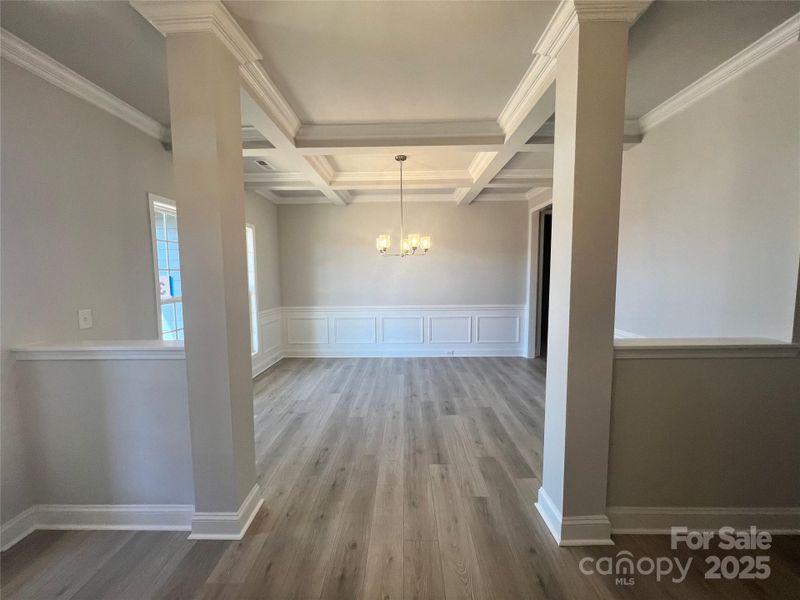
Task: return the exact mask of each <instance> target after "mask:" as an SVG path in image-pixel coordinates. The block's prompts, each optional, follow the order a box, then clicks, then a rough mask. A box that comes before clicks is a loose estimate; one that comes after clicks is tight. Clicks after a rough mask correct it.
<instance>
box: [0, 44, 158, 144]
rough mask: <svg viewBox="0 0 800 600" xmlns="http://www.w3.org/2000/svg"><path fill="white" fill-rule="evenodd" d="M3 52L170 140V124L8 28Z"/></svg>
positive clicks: (69, 90) (0, 46)
mask: <svg viewBox="0 0 800 600" xmlns="http://www.w3.org/2000/svg"><path fill="white" fill-rule="evenodd" d="M0 53H1V54H2V56H3V58H5V59H6V60H8V61H9V62H11V63H14V64H15V65H17V66H19V67H22V68H23V69H25V70H26V71H28V72H30V73H32V74H33V75H36V76H37V77H40V78H41V79H44V80H45V81H47V82H48V83H51V84H52V85H54V86H56V87H57V88H60V89H62V90H64V91H65V92H67V93H69V94H72V95H73V96H75V97H77V98H80V99H81V100H85V101H86V102H88V103H89V104H93V105H94V106H96V107H97V108H100V109H102V110H104V111H106V112H107V113H109V114H111V115H114V116H115V117H117V118H119V119H122V120H123V121H125V122H126V123H127V124H128V125H131V126H133V127H135V128H136V129H138V130H139V131H141V132H143V133H146V134H147V135H149V136H151V137H154V138H156V139H157V140H161V141H165V142H166V141H169V139H170V134H169V129H168V128H167V127H164V126H163V125H162V124H161V123H159V122H158V121H156V120H155V119H153V118H151V117H148V116H147V115H146V114H144V113H143V112H142V111H140V110H139V109H137V108H134V107H133V106H131V105H130V104H128V103H127V102H125V101H124V100H121V99H119V98H117V97H116V96H114V95H113V94H110V93H109V92H107V91H106V90H104V89H103V88H101V87H100V86H99V85H97V84H94V83H92V82H91V81H89V80H88V79H86V78H85V77H83V76H81V75H78V74H77V73H76V72H75V71H73V70H72V69H70V68H68V67H66V66H64V65H62V64H61V63H60V62H58V61H56V60H54V59H53V58H51V57H50V56H48V55H47V54H45V53H44V52H42V51H41V50H38V49H36V48H34V47H33V46H31V45H30V44H28V43H27V42H25V41H23V40H21V39H19V38H18V37H17V36H15V35H14V34H13V33H10V32H8V31H6V30H5V29H2V30H0Z"/></svg>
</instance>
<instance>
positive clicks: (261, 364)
mask: <svg viewBox="0 0 800 600" xmlns="http://www.w3.org/2000/svg"><path fill="white" fill-rule="evenodd" d="M281 314H282V313H281V307H280V306H278V307H275V308H268V309H265V310H262V311H260V312H259V313H258V327H259V340H260V344H259V346H258V354H255V355H254V356H253V377H254V378H255V377H257V376H258V375H260V374H261V373H263V372H264V371H266V370H267V369H269V368H270V367H271V366H272V365H274V364H275V363H277V362H278V361H279V360H280V359H281V358H283V319H282V316H281ZM273 323H277V324H278V337H277V339H274V340H273V339H270V337H269V336H268V335H266V331H265V326H267V325H271V324H273Z"/></svg>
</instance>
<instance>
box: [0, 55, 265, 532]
mask: <svg viewBox="0 0 800 600" xmlns="http://www.w3.org/2000/svg"><path fill="white" fill-rule="evenodd" d="M2 90H3V96H2V117H1V119H2V122H1V123H0V127H1V128H2V163H0V169H2V173H1V176H2V177H1V179H2V208H1V209H0V223H1V224H2V225H1V226H2V232H1V233H0V242H1V244H2V265H1V269H2V275H1V277H2V290H1V298H0V305H1V313H2V315H1V317H2V331H1V334H0V337H1V340H0V343H1V344H2V378H1V379H2V402H1V403H0V410H1V413H2V414H1V415H0V417H1V418H2V504H1V505H0V510H1V511H2V517H1V518H2V522H3V523H5V522H7V521H8V520H9V519H11V518H13V517H14V516H16V515H17V514H19V513H20V512H22V511H23V510H25V509H26V508H28V507H29V506H30V505H32V504H35V503H45V502H48V503H55V502H64V503H68V502H77V503H90V504H96V503H103V502H109V503H113V502H128V503H136V502H148V503H184V502H185V503H191V502H192V496H191V481H189V488H188V490H189V491H188V492H187V488H186V482H185V481H184V480H183V479H181V476H180V475H178V474H177V473H178V472H181V468H179V467H178V466H177V464H176V463H177V462H180V461H181V460H183V458H182V457H181V452H182V449H181V444H183V440H182V432H183V429H184V428H185V429H186V433H187V435H188V416H186V415H183V417H185V419H187V420H186V421H184V422H182V421H181V418H182V416H181V415H180V414H178V413H179V406H178V405H172V407H171V408H169V409H166V408H165V410H167V413H166V414H164V415H162V414H161V413H160V412H159V411H158V410H156V407H154V406H149V405H148V404H147V402H149V401H152V400H154V398H156V396H153V395H152V393H153V390H152V389H148V390H146V391H145V390H143V389H142V388H137V387H136V386H135V385H134V387H129V388H128V392H127V395H125V393H124V391H123V389H117V388H116V387H113V388H112V386H110V385H109V384H107V383H106V385H105V387H99V383H98V381H99V380H100V379H103V381H106V382H107V381H109V378H110V379H112V380H115V381H118V382H120V385H122V384H125V385H128V384H131V385H133V384H135V381H134V379H135V378H131V377H130V376H129V375H130V373H129V369H133V368H138V367H141V366H142V364H143V363H134V364H133V365H130V366H126V365H123V364H117V365H112V369H111V371H109V370H108V369H106V370H105V371H103V372H101V371H98V370H97V368H99V365H94V368H95V369H94V370H91V369H90V370H89V371H88V372H87V373H85V374H84V375H85V376H86V377H88V378H89V379H91V378H92V377H93V378H95V379H96V380H98V381H96V382H95V383H98V385H94V386H93V387H92V388H91V390H92V393H95V394H103V395H102V396H91V395H86V396H83V395H81V394H78V393H77V392H76V390H75V389H73V388H70V387H69V385H71V384H70V382H72V383H75V382H77V381H80V380H81V379H74V378H72V379H71V378H70V377H69V376H68V375H67V374H65V381H66V382H67V383H68V384H69V385H67V386H66V387H65V389H64V392H63V394H62V395H61V396H58V397H57V396H56V395H54V394H55V392H54V391H52V390H50V391H47V393H46V394H45V393H44V392H45V389H44V388H42V389H40V388H38V387H34V386H33V383H32V381H31V380H30V377H31V376H32V375H31V373H32V371H31V368H29V369H27V375H25V378H27V381H23V380H22V379H19V380H18V378H17V377H16V371H18V370H19V369H16V368H15V364H14V361H13V358H12V357H11V355H10V353H9V352H8V349H9V348H10V347H13V346H19V345H24V344H28V343H32V342H39V341H75V340H81V339H98V340H100V339H117V340H120V339H152V338H155V337H156V336H157V333H158V330H157V324H156V308H155V296H154V293H155V292H154V289H153V285H154V284H153V259H152V255H151V241H150V221H149V208H148V198H147V193H148V192H154V193H157V194H159V195H161V196H165V197H168V198H170V197H172V196H173V193H172V158H171V154H170V153H168V152H166V151H164V149H163V147H162V146H161V143H160V142H158V141H157V140H155V139H153V138H150V137H148V136H146V135H144V134H143V133H141V132H139V131H138V130H136V129H135V128H133V127H131V126H129V125H127V124H126V123H124V122H122V121H120V120H119V119H117V118H115V117H113V116H111V115H109V114H108V113H106V112H104V111H102V110H100V109H98V108H96V107H94V106H92V105H90V104H88V103H86V102H84V101H83V100H80V99H78V98H75V97H74V96H71V95H69V94H67V93H66V92H63V91H62V90H60V89H58V88H56V87H54V86H52V85H50V84H49V83H46V82H45V81H43V80H41V79H39V78H38V77H35V76H33V75H31V74H30V73H28V72H27V71H25V70H23V69H21V68H19V67H17V66H16V65H13V64H11V63H8V62H6V61H5V60H4V61H3V62H2ZM246 209H247V220H248V222H249V223H252V224H253V225H255V227H256V244H257V253H258V256H257V259H256V260H257V268H258V285H259V305H260V306H259V308H260V310H264V309H266V308H272V307H275V306H279V305H280V288H279V278H278V254H277V251H278V236H277V209H276V207H275V206H274V205H272V204H271V203H269V202H267V201H266V200H264V199H263V198H260V197H259V196H255V195H253V194H247V206H246ZM79 308H91V309H92V310H93V317H94V327H93V328H91V329H85V330H81V329H78V326H77V312H76V311H77V310H78V309H79ZM105 364H108V363H105ZM78 366H80V368H82V369H88V368H89V367H87V366H85V365H80V364H79V363H66V366H65V367H64V368H67V367H69V368H70V369H71V368H72V367H78ZM58 368H61V366H58ZM175 369H177V370H175ZM173 371H174V372H173ZM34 372H35V371H34ZM178 372H179V373H180V376H181V377H182V378H183V382H184V386H185V372H184V364H183V363H182V362H176V363H171V365H170V367H169V369H167V370H165V371H164V372H162V373H161V374H160V375H158V377H160V378H161V379H162V380H163V382H164V383H165V384H166V385H168V387H170V389H172V388H174V387H175V386H177V385H178V383H177V381H176V380H174V377H175V376H176V374H177V373H178ZM82 377H83V375H82ZM154 377H155V375H154ZM89 379H86V382H87V383H88V382H89ZM48 381H49V380H47V379H45V380H43V382H42V385H43V386H47V385H49V383H48ZM18 388H19V389H21V390H23V391H22V394H19V393H17V392H18ZM115 389H116V390H117V393H118V394H119V395H114V394H113V393H112V392H113V391H114V390H115ZM34 392H35V394H34ZM176 393H177V392H176ZM182 393H183V396H182V398H183V400H182V402H183V403H184V404H185V402H186V398H185V393H186V392H185V387H184V388H182ZM26 394H34V395H33V396H28V395H26ZM142 394H148V395H147V396H146V397H144V398H142V397H141V395H142ZM169 396H170V397H172V393H171V392H170V394H169ZM100 398H102V399H103V402H100ZM180 398H181V396H180V394H178V397H177V398H176V401H178V403H179V404H180ZM142 400H143V401H144V402H140V401H142ZM48 403H50V404H53V406H48ZM136 404H140V406H136ZM45 406H48V410H42V407H45ZM64 406H72V407H73V408H76V407H81V410H84V409H85V411H86V414H84V413H82V412H81V410H78V411H77V412H75V413H71V414H73V415H77V416H78V417H80V418H81V419H83V418H84V417H85V421H84V425H85V426H84V428H83V429H82V431H91V432H92V436H90V437H92V438H96V439H95V440H94V442H93V443H95V444H96V445H98V446H97V447H92V448H90V449H87V452H86V453H81V452H79V450H80V448H79V447H76V446H74V445H73V446H69V442H70V439H71V438H70V437H69V436H67V437H65V436H66V435H67V432H69V431H73V432H74V430H75V427H72V429H70V427H71V425H70V424H69V423H68V422H63V421H61V422H59V421H53V420H52V419H51V418H50V417H49V416H48V415H49V414H51V412H52V411H51V409H52V408H54V407H55V412H54V413H52V414H55V415H60V414H61V412H59V408H60V409H61V411H62V412H63V407H64ZM109 411H111V412H109ZM169 411H172V412H169ZM96 415H103V416H104V418H110V417H111V416H114V417H115V418H116V417H117V416H119V417H120V418H122V419H123V420H125V421H130V418H131V417H134V418H135V419H138V422H139V423H141V421H142V420H143V419H145V418H146V415H150V416H149V417H148V418H150V419H151V420H152V422H153V423H159V422H163V423H164V424H165V425H169V427H170V428H172V429H174V430H175V432H176V435H175V439H174V440H173V442H174V444H175V447H169V448H163V447H162V450H163V453H164V456H173V459H172V464H171V465H170V463H169V462H168V463H167V464H165V465H164V466H163V472H162V474H163V475H164V477H162V478H161V479H159V475H158V473H155V474H154V478H153V479H152V480H151V481H145V480H144V479H143V478H141V477H140V478H136V480H135V482H136V489H138V490H139V492H136V491H135V490H133V489H127V490H126V489H125V488H124V485H125V483H124V481H122V480H116V479H114V477H113V475H112V473H111V471H109V470H108V468H105V469H103V468H98V469H96V472H95V473H93V474H92V473H85V474H81V473H77V474H76V475H78V479H80V478H81V477H90V478H91V477H94V478H95V480H96V481H95V480H92V481H86V482H84V483H86V486H85V487H84V488H83V491H80V490H78V489H76V488H74V486H70V485H67V483H66V481H65V480H64V477H65V476H66V475H67V474H70V475H72V474H75V473H73V471H72V470H70V469H69V468H63V469H62V468H61V467H64V465H63V461H64V460H65V457H64V456H60V455H59V448H67V447H69V448H71V451H70V453H69V454H67V456H70V455H73V454H74V456H78V457H81V459H86V460H95V459H96V458H97V457H96V456H94V454H95V453H97V452H100V453H102V454H105V455H108V454H109V451H110V449H111V446H109V445H108V444H111V442H112V441H113V438H117V439H124V436H121V437H120V435H119V433H120V432H119V431H116V430H115V428H116V427H119V426H122V423H121V422H118V421H116V420H113V419H112V420H111V421H106V420H104V419H103V420H99V421H98V420H96V418H95V416H96ZM162 416H163V420H162V421H160V419H162ZM59 423H61V424H62V425H64V427H65V428H64V429H63V431H60V432H59V430H58V429H57V428H56V425H57V424H59ZM92 424H94V426H96V427H92ZM130 425H131V426H134V427H135V426H136V422H131V423H130ZM79 429H80V428H79ZM43 430H47V431H49V434H48V435H49V436H50V437H48V439H43V436H42V433H41V432H42V431H43ZM157 431H161V432H162V433H163V432H164V430H163V428H162V429H156V430H154V433H153V435H155V434H156V433H157ZM140 433H142V432H141V431H140ZM108 436H111V437H110V438H109V437H108ZM157 437H158V436H157V435H156V438H157ZM145 439H148V440H150V442H152V440H153V438H152V437H146V438H145ZM187 440H188V438H187ZM62 443H63V444H67V445H65V446H64V445H62ZM53 444H55V445H53ZM104 444H106V445H104ZM79 446H80V444H79ZM153 447H154V448H155V447H157V445H155V444H154V446H153ZM142 451H143V452H146V451H147V450H146V448H143V449H142ZM42 460H45V463H44V466H43V464H42ZM48 464H50V465H58V466H59V468H57V469H54V468H47V466H46V465H48ZM119 464H120V466H122V467H125V468H126V470H127V471H128V472H130V469H131V466H130V465H125V464H124V463H119ZM108 466H109V465H106V467H108ZM188 473H189V475H190V478H191V463H189V471H188ZM117 475H118V474H117ZM98 478H99V479H98ZM100 480H102V481H100ZM170 480H171V481H172V484H171V485H166V486H162V485H161V484H162V483H163V482H164V481H170ZM132 481H133V480H132ZM62 483H63V484H64V485H65V487H62V485H61V484H62ZM95 484H96V485H95ZM148 486H150V487H148ZM158 490H162V491H161V492H159V491H158ZM187 494H189V495H187ZM148 498H149V499H148Z"/></svg>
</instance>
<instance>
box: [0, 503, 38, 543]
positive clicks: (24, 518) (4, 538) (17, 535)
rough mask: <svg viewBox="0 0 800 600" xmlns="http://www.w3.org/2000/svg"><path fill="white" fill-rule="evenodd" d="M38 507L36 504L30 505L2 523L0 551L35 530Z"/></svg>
mask: <svg viewBox="0 0 800 600" xmlns="http://www.w3.org/2000/svg"><path fill="white" fill-rule="evenodd" d="M38 508H39V507H38V506H30V507H28V508H26V509H25V510H24V511H22V512H21V513H19V514H18V515H17V516H16V517H14V518H12V519H10V520H9V521H8V522H7V523H4V524H3V527H2V529H0V551H2V552H5V551H6V550H8V549H9V548H11V546H13V545H14V544H16V543H17V542H19V541H20V540H22V539H24V538H26V537H28V536H29V535H30V534H32V533H33V532H34V531H36V529H37V527H36V513H37V510H38Z"/></svg>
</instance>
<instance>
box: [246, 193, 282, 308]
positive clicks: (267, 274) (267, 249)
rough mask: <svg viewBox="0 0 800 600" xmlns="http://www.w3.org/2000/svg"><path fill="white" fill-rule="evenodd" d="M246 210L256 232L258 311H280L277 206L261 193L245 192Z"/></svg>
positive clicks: (248, 221) (249, 221)
mask: <svg viewBox="0 0 800 600" xmlns="http://www.w3.org/2000/svg"><path fill="white" fill-rule="evenodd" d="M245 211H246V218H247V223H248V224H249V225H253V227H255V230H256V279H257V283H258V309H259V310H267V309H268V308H277V307H279V306H280V305H281V288H280V285H281V282H280V261H279V259H278V258H279V257H278V207H277V206H275V205H274V204H273V203H272V202H270V201H269V200H267V199H265V198H263V197H261V196H259V195H258V194H255V193H253V192H250V191H245Z"/></svg>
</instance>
